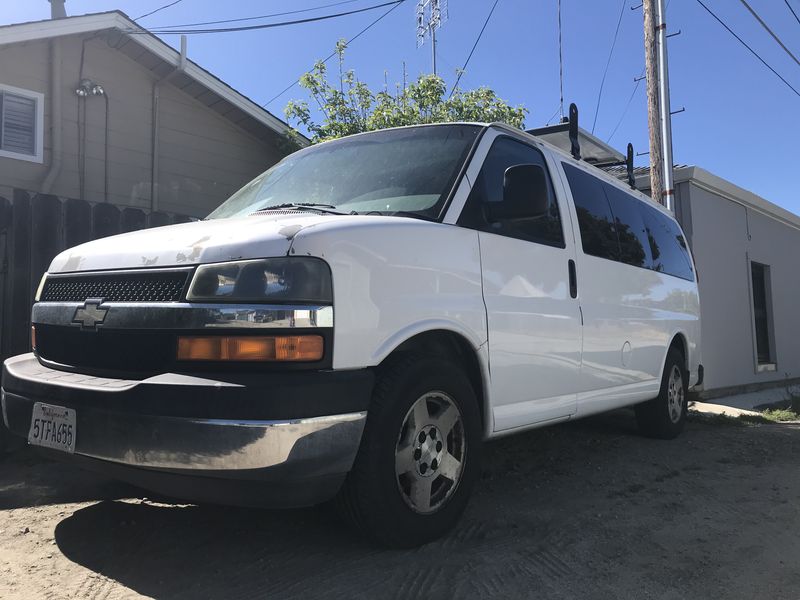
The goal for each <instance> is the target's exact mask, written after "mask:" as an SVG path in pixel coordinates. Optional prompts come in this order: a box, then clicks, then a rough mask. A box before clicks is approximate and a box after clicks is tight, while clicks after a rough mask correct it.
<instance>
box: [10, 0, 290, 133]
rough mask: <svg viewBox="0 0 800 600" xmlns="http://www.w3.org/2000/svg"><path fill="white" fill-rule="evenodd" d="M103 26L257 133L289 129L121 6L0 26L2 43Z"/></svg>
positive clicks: (146, 62)
mask: <svg viewBox="0 0 800 600" xmlns="http://www.w3.org/2000/svg"><path fill="white" fill-rule="evenodd" d="M102 31H108V32H116V33H117V34H119V36H120V40H119V42H117V43H115V44H114V47H115V48H116V49H117V50H119V51H120V52H122V53H123V54H125V55H127V56H128V57H130V58H131V59H133V60H135V61H137V62H139V63H140V64H142V65H143V66H145V67H146V68H148V69H149V70H151V71H152V72H153V74H154V75H155V76H156V77H163V76H165V75H168V74H170V73H172V72H173V71H174V72H175V74H174V75H172V76H171V78H170V83H171V84H172V85H174V86H176V87H178V88H180V89H181V90H183V91H184V92H185V93H187V94H189V95H190V96H192V97H193V98H195V99H197V100H199V101H201V102H202V103H203V104H205V105H206V106H208V107H209V108H211V109H212V110H214V111H216V112H218V113H219V114H220V115H222V116H223V117H225V118H227V119H229V120H231V121H233V122H234V123H235V124H237V125H239V126H240V127H242V128H243V129H245V130H247V131H249V132H251V133H253V134H255V135H256V136H259V137H266V138H268V139H269V138H274V137H275V136H276V135H278V136H282V135H283V134H284V133H286V131H287V130H288V129H289V125H288V124H287V123H286V122H285V121H282V120H281V119H279V118H278V117H276V116H275V115H273V114H272V113H270V112H269V111H267V110H265V109H264V108H262V107H261V106H259V105H258V104H257V103H256V102H254V101H253V100H251V99H249V98H248V97H246V96H245V95H243V94H241V93H240V92H237V91H236V90H235V89H233V88H232V87H231V86H229V85H228V84H227V83H225V82H224V81H222V80H221V79H220V78H219V77H217V76H215V75H213V74H211V73H210V72H208V71H206V70H205V69H203V68H202V67H201V66H200V65H198V64H197V63H195V62H193V61H191V60H188V59H187V60H186V61H185V63H184V64H183V66H182V68H181V54H180V52H178V51H177V50H175V49H174V48H172V47H171V46H170V45H169V44H167V43H165V42H164V41H162V40H161V39H159V38H158V37H156V36H155V35H153V34H151V33H149V32H148V31H147V30H146V29H144V28H142V27H141V26H139V25H137V24H136V23H135V22H134V21H133V20H132V19H131V18H130V17H128V16H127V15H126V14H125V13H123V12H121V11H118V10H114V11H109V12H102V13H93V14H87V15H80V16H74V17H67V18H63V19H47V20H43V21H31V22H28V23H17V24H13V25H3V26H0V47H2V46H4V45H9V44H18V43H23V42H31V41H36V40H46V39H51V38H56V37H61V36H68V35H85V34H91V33H97V32H102ZM176 69H179V70H178V71H176ZM301 139H303V140H305V138H301Z"/></svg>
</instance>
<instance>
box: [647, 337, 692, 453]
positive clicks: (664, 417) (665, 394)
mask: <svg viewBox="0 0 800 600" xmlns="http://www.w3.org/2000/svg"><path fill="white" fill-rule="evenodd" d="M688 394H689V374H688V373H687V371H686V366H685V363H684V358H683V355H682V354H681V353H680V352H679V351H678V350H675V349H674V348H670V350H669V352H667V360H666V362H665V363H664V373H663V374H662V376H661V389H660V391H659V393H658V396H657V397H655V398H653V399H652V400H648V401H647V402H643V403H642V404H639V405H637V406H636V421H637V423H638V424H639V431H641V432H642V434H643V435H645V436H647V437H652V438H658V439H662V440H671V439H674V438H676V437H677V436H678V435H679V434H680V433H681V431H683V427H684V425H685V423H686V412H687V408H688V401H687V399H688Z"/></svg>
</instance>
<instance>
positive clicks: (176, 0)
mask: <svg viewBox="0 0 800 600" xmlns="http://www.w3.org/2000/svg"><path fill="white" fill-rule="evenodd" d="M178 2H183V0H175V2H170V3H169V4H165V5H164V6H162V7H161V8H157V9H155V10H151V11H150V12H149V13H145V14H143V15H142V16H141V17H136V18H135V19H134V21H138V20H140V19H144V18H145V17H149V16H150V15H154V14H156V13H157V12H161V11H162V10H164V9H165V8H169V7H170V6H175V5H176V4H178Z"/></svg>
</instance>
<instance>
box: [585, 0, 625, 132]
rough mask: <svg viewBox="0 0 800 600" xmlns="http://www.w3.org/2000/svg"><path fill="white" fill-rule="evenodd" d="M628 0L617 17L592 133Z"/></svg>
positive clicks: (623, 2) (623, 3)
mask: <svg viewBox="0 0 800 600" xmlns="http://www.w3.org/2000/svg"><path fill="white" fill-rule="evenodd" d="M627 3H628V0H622V6H621V7H620V10H619V19H617V28H616V29H615V30H614V40H613V41H612V42H611V50H609V52H608V60H607V61H606V68H605V70H604V71H603V78H602V79H601V80H600V91H598V92H597V106H595V109H594V121H592V133H594V128H595V125H597V114H598V113H599V112H600V99H601V98H602V97H603V86H604V85H605V83H606V75H607V74H608V67H609V66H610V65H611V57H612V56H613V55H614V47H615V46H616V45H617V36H618V35H619V26H620V25H621V24H622V15H623V14H625V5H626V4H627Z"/></svg>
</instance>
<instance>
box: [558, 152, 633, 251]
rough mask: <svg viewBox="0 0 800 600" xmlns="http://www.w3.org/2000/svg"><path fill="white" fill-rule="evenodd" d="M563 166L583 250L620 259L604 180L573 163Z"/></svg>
mask: <svg viewBox="0 0 800 600" xmlns="http://www.w3.org/2000/svg"><path fill="white" fill-rule="evenodd" d="M563 166H564V172H565V173H566V174H567V181H568V182H569V187H570V189H571V190H572V199H573V200H574V201H575V210H576V211H577V213H578V226H579V227H580V230H581V243H582V244H583V251H584V253H585V254H591V255H592V256H599V257H600V258H608V259H611V260H619V257H620V249H619V241H618V240H617V232H616V228H615V227H614V218H613V217H612V214H611V207H610V206H609V204H608V199H607V198H606V194H605V192H604V191H603V186H602V183H601V181H600V180H599V179H597V178H596V177H592V176H591V175H589V174H588V173H586V172H584V171H582V170H581V169H577V168H575V167H573V166H572V165H569V164H566V163H563Z"/></svg>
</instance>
